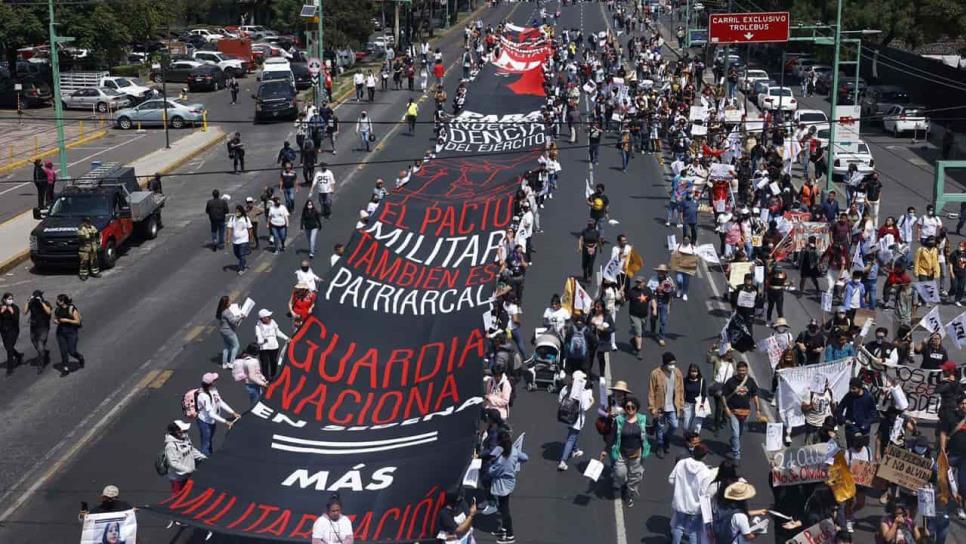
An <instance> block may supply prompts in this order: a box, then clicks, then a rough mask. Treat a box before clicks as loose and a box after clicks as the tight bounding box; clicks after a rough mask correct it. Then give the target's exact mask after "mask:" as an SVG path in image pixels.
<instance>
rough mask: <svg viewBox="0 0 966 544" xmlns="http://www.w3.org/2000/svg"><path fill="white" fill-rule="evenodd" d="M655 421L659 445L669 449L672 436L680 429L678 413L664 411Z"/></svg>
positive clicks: (655, 435)
mask: <svg viewBox="0 0 966 544" xmlns="http://www.w3.org/2000/svg"><path fill="white" fill-rule="evenodd" d="M669 394H670V393H669ZM654 423H655V425H657V428H656V429H655V431H654V439H655V441H656V442H657V447H658V448H661V449H663V450H664V451H667V450H668V449H669V448H670V447H671V436H672V435H674V431H676V430H678V413H677V412H663V413H661V414H659V415H658V416H657V417H656V418H655V419H654Z"/></svg>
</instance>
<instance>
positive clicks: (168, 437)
mask: <svg viewBox="0 0 966 544" xmlns="http://www.w3.org/2000/svg"><path fill="white" fill-rule="evenodd" d="M190 428H191V424H190V423H187V422H185V421H182V420H180V419H176V420H174V421H173V422H171V423H169V424H168V430H167V432H166V433H165V434H164V460H165V464H166V465H167V474H166V475H165V476H167V478H168V481H169V482H171V494H172V495H177V494H178V493H181V490H182V489H184V486H185V484H187V483H188V480H190V479H191V475H192V474H194V472H195V466H196V465H195V464H196V463H197V462H198V461H204V460H205V459H207V458H208V456H207V455H205V454H203V453H201V452H200V451H199V450H198V448H196V447H195V446H194V444H192V443H191V438H190V437H189V436H188V429H190Z"/></svg>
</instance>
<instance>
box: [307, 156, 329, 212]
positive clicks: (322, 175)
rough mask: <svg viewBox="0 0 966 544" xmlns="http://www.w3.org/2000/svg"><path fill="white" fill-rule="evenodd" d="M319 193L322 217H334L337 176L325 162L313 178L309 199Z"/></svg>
mask: <svg viewBox="0 0 966 544" xmlns="http://www.w3.org/2000/svg"><path fill="white" fill-rule="evenodd" d="M316 191H318V192H319V205H320V206H321V207H322V210H321V211H322V217H324V218H326V219H328V218H329V216H331V215H332V193H334V192H335V175H334V174H333V173H332V171H331V170H329V165H327V164H325V163H324V162H323V163H322V164H320V165H319V170H318V171H317V172H316V173H315V176H314V177H313V178H312V187H311V188H309V198H312V193H314V192H316Z"/></svg>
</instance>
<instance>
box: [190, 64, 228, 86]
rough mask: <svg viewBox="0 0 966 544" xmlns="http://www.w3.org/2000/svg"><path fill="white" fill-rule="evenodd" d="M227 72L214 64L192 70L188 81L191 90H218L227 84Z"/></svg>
mask: <svg viewBox="0 0 966 544" xmlns="http://www.w3.org/2000/svg"><path fill="white" fill-rule="evenodd" d="M225 79H226V78H225V72H224V71H223V70H222V69H221V68H219V67H218V66H216V65H214V64H205V65H202V66H199V67H197V68H195V69H194V70H192V71H191V72H190V73H189V74H188V79H187V81H186V83H187V84H188V90H189V91H198V90H206V91H217V90H218V89H224V88H225V86H226V85H227V83H226V81H225Z"/></svg>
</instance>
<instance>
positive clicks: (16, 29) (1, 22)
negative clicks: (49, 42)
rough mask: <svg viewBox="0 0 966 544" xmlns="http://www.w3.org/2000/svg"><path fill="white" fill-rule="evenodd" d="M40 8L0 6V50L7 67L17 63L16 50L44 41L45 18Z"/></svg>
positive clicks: (45, 34) (45, 33)
mask: <svg viewBox="0 0 966 544" xmlns="http://www.w3.org/2000/svg"><path fill="white" fill-rule="evenodd" d="M42 11H43V10H42V8H40V7H37V6H12V5H9V4H0V48H2V49H3V58H5V59H6V60H7V63H8V65H9V66H13V65H15V64H16V62H17V49H19V48H21V47H26V46H28V45H33V44H36V43H39V42H42V41H45V37H46V36H47V17H46V16H43V18H41V15H40V13H38V12H42Z"/></svg>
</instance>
